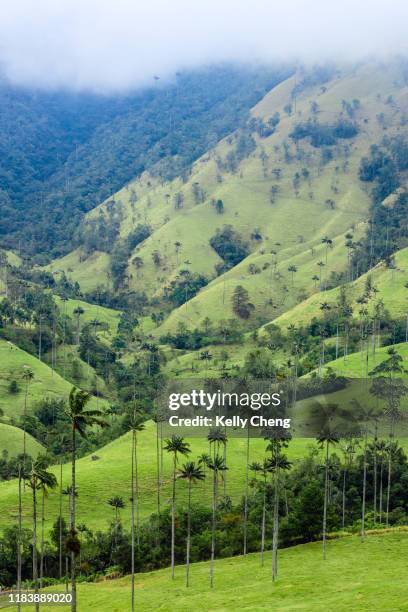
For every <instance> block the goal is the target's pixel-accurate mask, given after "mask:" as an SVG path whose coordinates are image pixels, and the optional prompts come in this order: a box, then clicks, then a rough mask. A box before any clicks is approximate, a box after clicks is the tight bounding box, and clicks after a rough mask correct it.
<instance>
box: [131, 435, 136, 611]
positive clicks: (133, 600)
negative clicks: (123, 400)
mask: <svg viewBox="0 0 408 612" xmlns="http://www.w3.org/2000/svg"><path fill="white" fill-rule="evenodd" d="M134 447H135V432H134V431H133V430H132V458H131V463H132V481H131V496H132V502H131V503H132V561H131V564H132V612H134V610H135V477H134V470H135V466H134V461H135V455H134Z"/></svg>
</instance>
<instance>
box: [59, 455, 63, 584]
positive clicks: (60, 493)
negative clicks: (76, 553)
mask: <svg viewBox="0 0 408 612" xmlns="http://www.w3.org/2000/svg"><path fill="white" fill-rule="evenodd" d="M59 489H60V490H59V577H60V578H62V459H60V488H59Z"/></svg>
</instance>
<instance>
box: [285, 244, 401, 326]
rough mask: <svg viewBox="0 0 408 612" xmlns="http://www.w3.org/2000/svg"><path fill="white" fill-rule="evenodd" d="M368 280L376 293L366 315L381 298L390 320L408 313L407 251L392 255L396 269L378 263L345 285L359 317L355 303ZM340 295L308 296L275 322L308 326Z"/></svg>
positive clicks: (335, 291) (336, 291)
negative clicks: (323, 304)
mask: <svg viewBox="0 0 408 612" xmlns="http://www.w3.org/2000/svg"><path fill="white" fill-rule="evenodd" d="M368 277H370V278H371V280H372V283H373V285H374V287H375V288H376V290H377V292H376V293H375V294H373V295H372V297H371V298H370V300H369V302H368V303H367V304H365V305H364V306H365V307H366V308H367V310H368V312H369V314H371V313H372V309H373V307H374V305H375V303H376V302H378V301H379V300H380V299H381V300H382V301H383V303H384V306H385V308H386V309H387V310H388V311H389V313H390V314H391V315H392V316H393V317H402V316H405V315H406V314H407V298H408V290H407V288H406V286H405V285H406V283H407V282H408V248H406V249H403V250H401V251H398V252H397V253H396V254H395V267H392V268H387V267H386V265H385V264H383V263H381V264H379V265H378V266H376V267H375V268H374V269H372V270H370V271H369V272H367V273H366V274H363V275H362V276H360V278H358V279H357V280H356V281H354V282H352V283H348V284H347V285H346V287H347V295H348V297H349V299H350V301H351V305H352V308H353V315H354V316H355V317H358V316H359V314H358V313H359V310H360V309H361V305H359V304H358V303H357V299H358V298H359V297H361V296H362V294H363V293H364V287H365V283H366V281H367V278H368ZM338 296H339V288H337V287H336V288H335V289H331V290H329V291H322V292H319V293H316V294H315V295H313V296H311V297H310V298H308V299H307V300H305V301H304V302H302V303H301V304H299V305H298V306H295V307H294V308H292V309H291V310H289V311H288V312H286V313H284V314H282V315H281V316H280V317H278V318H277V319H276V320H275V321H274V323H275V324H276V325H279V326H280V327H282V328H286V327H288V326H289V325H291V324H293V325H298V326H299V325H302V324H307V323H310V321H311V320H312V319H313V317H321V316H322V313H321V310H320V305H321V304H322V303H323V302H327V303H328V304H329V305H331V306H333V305H334V304H335V303H336V301H337V299H338Z"/></svg>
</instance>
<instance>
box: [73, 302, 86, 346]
mask: <svg viewBox="0 0 408 612" xmlns="http://www.w3.org/2000/svg"><path fill="white" fill-rule="evenodd" d="M84 312H85V310H84V309H83V308H82V306H77V307H76V308H75V310H74V311H73V314H74V315H75V318H76V332H77V333H76V336H77V337H76V341H77V344H79V332H80V330H81V328H80V324H79V320H80V318H81V315H83V314H84Z"/></svg>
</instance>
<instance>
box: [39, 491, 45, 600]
mask: <svg viewBox="0 0 408 612" xmlns="http://www.w3.org/2000/svg"><path fill="white" fill-rule="evenodd" d="M44 526H45V490H44V488H43V491H42V500H41V549H40V589H42V587H43V576H44Z"/></svg>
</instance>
